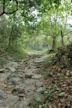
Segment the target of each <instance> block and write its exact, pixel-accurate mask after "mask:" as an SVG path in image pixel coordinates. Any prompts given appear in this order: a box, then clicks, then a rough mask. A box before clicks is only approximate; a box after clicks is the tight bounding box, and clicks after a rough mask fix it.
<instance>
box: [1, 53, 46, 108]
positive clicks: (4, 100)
mask: <svg viewBox="0 0 72 108" xmlns="http://www.w3.org/2000/svg"><path fill="white" fill-rule="evenodd" d="M45 58H46V56H42V55H31V56H30V57H29V58H28V59H26V60H21V61H18V62H16V61H10V62H9V63H7V64H6V65H5V66H4V67H3V69H0V108H30V104H31V101H32V99H33V97H34V96H36V95H37V94H38V93H39V92H40V91H41V90H43V89H44V84H43V76H42V75H41V74H40V65H41V63H42V61H43V60H44V59H45Z"/></svg>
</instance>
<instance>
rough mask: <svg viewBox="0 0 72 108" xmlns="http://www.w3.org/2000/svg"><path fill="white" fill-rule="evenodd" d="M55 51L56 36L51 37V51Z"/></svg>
mask: <svg viewBox="0 0 72 108" xmlns="http://www.w3.org/2000/svg"><path fill="white" fill-rule="evenodd" d="M55 49H56V36H53V40H52V50H55Z"/></svg>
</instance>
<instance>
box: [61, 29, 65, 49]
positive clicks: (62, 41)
mask: <svg viewBox="0 0 72 108" xmlns="http://www.w3.org/2000/svg"><path fill="white" fill-rule="evenodd" d="M63 38H64V36H63V32H62V30H61V46H62V47H64V39H63Z"/></svg>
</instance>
